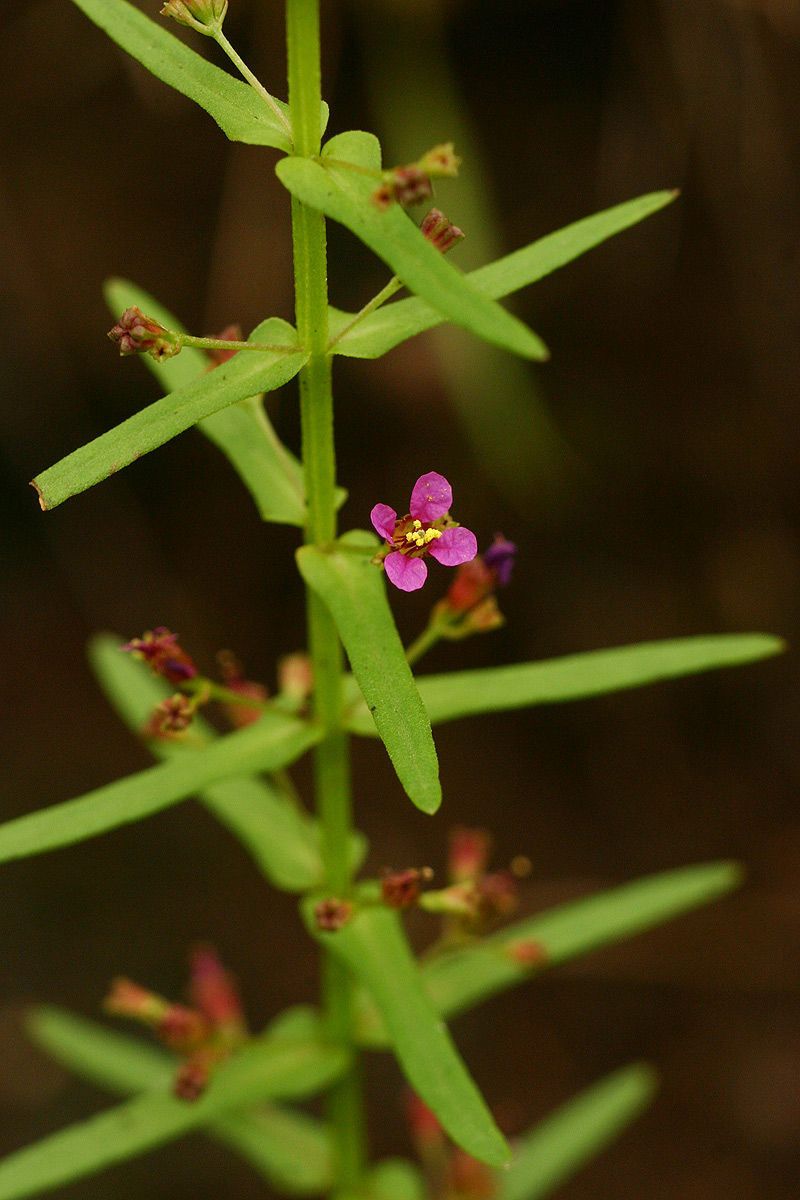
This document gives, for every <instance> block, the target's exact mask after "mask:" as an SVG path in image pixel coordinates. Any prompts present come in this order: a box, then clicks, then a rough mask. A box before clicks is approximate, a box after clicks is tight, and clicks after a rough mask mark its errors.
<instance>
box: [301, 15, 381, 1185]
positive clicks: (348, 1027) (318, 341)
mask: <svg viewBox="0 0 800 1200" xmlns="http://www.w3.org/2000/svg"><path fill="white" fill-rule="evenodd" d="M286 26H287V44H288V62H289V111H290V114H291V119H292V129H293V131H294V147H295V153H296V154H297V155H301V156H303V157H309V158H311V157H314V156H315V155H317V154H319V152H320V143H321V137H322V132H321V128H320V110H321V101H322V95H321V80H320V33H319V0H287V3H286ZM292 241H293V247H294V270H295V315H296V323H297V333H298V337H299V339H300V344H301V345H302V346H303V347H304V348H305V349H306V350H307V351H308V353H309V360H308V363H307V364H306V366H305V367H304V368H303V370H302V371H301V372H300V417H301V425H302V443H303V470H304V475H305V486H306V500H307V506H308V517H307V523H306V541H307V542H308V543H312V544H316V545H325V544H327V543H329V542H331V541H332V540H333V539H334V538H335V536H336V503H335V489H336V462H335V454H334V441H333V395H332V390H331V360H330V358H329V357H328V354H327V347H328V287H327V252H326V243H325V219H324V217H323V216H322V214H321V213H320V212H317V211H316V210H315V209H312V208H309V207H307V206H306V205H304V204H302V203H301V202H300V201H298V200H295V199H293V200H292ZM307 605H308V632H309V649H310V653H311V662H312V668H313V673H314V715H315V716H316V718H317V720H318V721H319V722H320V724H321V725H322V726H323V728H324V729H325V730H326V735H325V737H324V738H323V740H322V741H321V742H320V743H319V744H318V746H317V747H316V750H315V753H314V781H315V787H316V796H317V812H318V815H319V819H320V822H321V825H322V834H323V847H322V848H323V857H324V862H325V870H326V876H327V887H328V888H329V889H330V891H331V893H332V894H334V895H336V894H338V895H342V894H343V893H346V892H347V891H348V890H349V888H350V885H351V876H350V866H349V853H348V850H349V836H350V830H351V825H352V816H351V799H350V761H349V748H348V740H347V736H346V734H345V733H344V732H343V729H342V706H343V674H344V671H343V656H342V648H341V643H340V641H339V637H338V634H337V631H336V627H335V625H334V623H333V619H332V618H331V615H330V613H329V612H328V610H327V608H325V606H324V605H323V604H322V602H321V601H320V600H319V599H318V598H317V597H316V596H314V595H313V593H311V592H309V593H308V596H307ZM323 999H324V1005H325V1020H326V1026H327V1031H328V1034H329V1036H330V1037H331V1038H332V1039H333V1040H335V1041H338V1042H340V1043H343V1044H344V1045H345V1046H346V1048H347V1049H348V1050H349V1051H350V1052H351V1053H352V1054H354V1048H353V1028H352V1027H353V1016H352V1006H353V986H352V980H351V976H350V974H349V972H348V971H347V970H346V968H344V967H343V966H342V965H341V964H339V963H338V962H336V961H335V960H334V959H333V958H332V956H330V955H326V957H325V961H324V966H323ZM328 1115H329V1119H330V1123H331V1137H332V1142H333V1147H334V1156H335V1180H336V1183H335V1191H337V1192H339V1193H344V1192H348V1191H350V1192H352V1191H353V1190H354V1189H356V1188H357V1187H358V1185H359V1182H360V1178H361V1175H362V1171H363V1157H364V1121H363V1111H362V1096H361V1081H360V1076H359V1071H358V1066H357V1065H354V1066H353V1067H352V1068H351V1069H350V1070H349V1071H348V1072H347V1074H345V1075H344V1076H343V1077H342V1079H340V1080H339V1081H338V1082H337V1083H336V1084H335V1085H334V1086H333V1087H332V1088H331V1090H330V1092H329V1095H328Z"/></svg>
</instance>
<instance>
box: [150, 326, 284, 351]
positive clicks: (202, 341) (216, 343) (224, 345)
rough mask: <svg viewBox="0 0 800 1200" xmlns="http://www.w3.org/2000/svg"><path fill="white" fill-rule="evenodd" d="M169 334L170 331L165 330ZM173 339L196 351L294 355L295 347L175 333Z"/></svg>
mask: <svg viewBox="0 0 800 1200" xmlns="http://www.w3.org/2000/svg"><path fill="white" fill-rule="evenodd" d="M167 332H168V333H171V332H172V330H167ZM173 336H174V337H175V338H177V340H178V341H179V342H180V343H181V345H183V346H195V347H196V348H197V349H198V350H236V351H237V352H238V351H239V350H260V351H261V352H262V353H263V352H264V351H268V352H269V353H270V354H296V353H297V346H286V345H283V346H279V345H271V344H268V343H267V342H236V341H233V342H231V341H226V340H225V339H224V338H213V337H193V336H192V334H190V333H175V334H173Z"/></svg>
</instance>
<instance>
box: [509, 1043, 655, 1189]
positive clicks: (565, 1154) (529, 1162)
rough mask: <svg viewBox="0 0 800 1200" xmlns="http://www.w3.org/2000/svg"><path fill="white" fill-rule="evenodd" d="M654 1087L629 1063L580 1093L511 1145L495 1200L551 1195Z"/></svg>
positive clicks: (642, 1067)
mask: <svg viewBox="0 0 800 1200" xmlns="http://www.w3.org/2000/svg"><path fill="white" fill-rule="evenodd" d="M657 1086H658V1079H657V1076H656V1074H655V1072H654V1071H653V1070H652V1069H651V1068H650V1067H648V1066H647V1065H646V1064H644V1063H633V1064H632V1065H631V1066H629V1067H623V1068H622V1070H620V1071H615V1072H614V1074H613V1075H607V1076H606V1078H605V1079H602V1080H601V1081H600V1082H599V1083H596V1084H595V1085H594V1087H590V1088H587V1090H586V1091H584V1092H581V1093H580V1095H579V1096H576V1097H575V1099H574V1100H570V1101H569V1103H568V1104H565V1105H564V1106H563V1107H562V1108H559V1109H558V1110H557V1111H556V1112H554V1113H553V1114H552V1116H549V1117H548V1118H547V1119H546V1120H545V1121H543V1122H542V1123H541V1124H540V1125H537V1126H536V1128H535V1129H533V1130H531V1132H530V1133H527V1134H526V1135H525V1136H524V1137H523V1138H521V1139H520V1141H519V1142H518V1143H517V1144H516V1145H515V1147H514V1159H513V1161H512V1163H511V1166H510V1168H509V1169H508V1171H507V1172H506V1173H505V1174H504V1175H503V1176H501V1178H500V1180H499V1183H500V1189H499V1200H541V1198H542V1197H543V1196H549V1195H550V1194H551V1193H552V1192H553V1191H554V1189H555V1188H557V1187H558V1186H559V1185H560V1184H561V1183H563V1182H564V1181H565V1180H566V1179H568V1178H569V1177H570V1176H571V1175H574V1174H575V1172H576V1171H577V1170H579V1169H580V1168H581V1167H582V1166H583V1165H584V1164H585V1163H587V1162H589V1161H590V1160H591V1159H593V1158H595V1157H596V1155H597V1154H599V1152H600V1151H601V1150H603V1149H604V1148H605V1147H606V1146H607V1145H608V1144H609V1142H611V1141H613V1140H614V1138H616V1137H618V1136H619V1134H620V1133H621V1132H622V1131H623V1130H624V1129H625V1128H626V1127H627V1126H628V1125H629V1124H630V1123H631V1121H633V1120H634V1118H635V1117H638V1116H639V1114H640V1113H641V1112H642V1110H643V1109H644V1108H646V1107H647V1105H648V1104H649V1103H650V1102H651V1100H652V1098H653V1096H654V1094H655V1091H656V1087H657Z"/></svg>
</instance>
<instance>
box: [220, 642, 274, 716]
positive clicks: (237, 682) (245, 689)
mask: <svg viewBox="0 0 800 1200" xmlns="http://www.w3.org/2000/svg"><path fill="white" fill-rule="evenodd" d="M217 662H218V663H219V665H220V670H221V672H222V678H223V680H224V681H225V686H226V687H227V688H228V690H229V691H231V692H236V693H237V694H238V695H239V696H241V697H242V698H243V699H251V700H257V701H261V702H262V704H254V705H253V706H252V707H248V705H246V704H236V703H231V704H226V705H225V710H226V712H227V714H228V717H229V718H230V721H231V723H232V724H233V725H235V726H236V728H237V729H244V727H245V726H246V725H252V724H253V722H254V721H257V720H258V719H259V717H261V716H263V715H264V709H263V701H264V700H266V699H267V695H268V692H267V689H266V688H265V687H264V685H263V683H255V682H254V681H253V680H252V679H245V678H244V677H243V675H242V665H241V663H240V662H239V660H238V658H237V657H236V655H235V654H232V653H231V652H230V650H220V652H219V654H218V655H217Z"/></svg>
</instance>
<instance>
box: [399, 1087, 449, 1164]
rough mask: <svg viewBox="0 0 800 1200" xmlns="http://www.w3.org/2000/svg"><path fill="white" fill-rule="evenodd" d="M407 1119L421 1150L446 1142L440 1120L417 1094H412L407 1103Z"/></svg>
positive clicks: (412, 1134)
mask: <svg viewBox="0 0 800 1200" xmlns="http://www.w3.org/2000/svg"><path fill="white" fill-rule="evenodd" d="M406 1119H407V1121H408V1127H409V1129H410V1130H411V1136H412V1137H413V1138H414V1141H415V1142H416V1143H417V1145H418V1146H419V1147H420V1149H421V1150H423V1152H424V1149H425V1148H427V1147H430V1146H439V1145H441V1144H442V1143H443V1142H444V1130H443V1129H442V1127H441V1125H440V1124H439V1118H438V1117H437V1116H436V1114H435V1113H433V1112H431V1110H430V1109H429V1108H428V1106H427V1104H425V1102H424V1101H423V1100H420V1098H419V1096H418V1095H417V1094H416V1093H415V1092H410V1093H409V1095H408V1100H407V1101H406Z"/></svg>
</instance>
